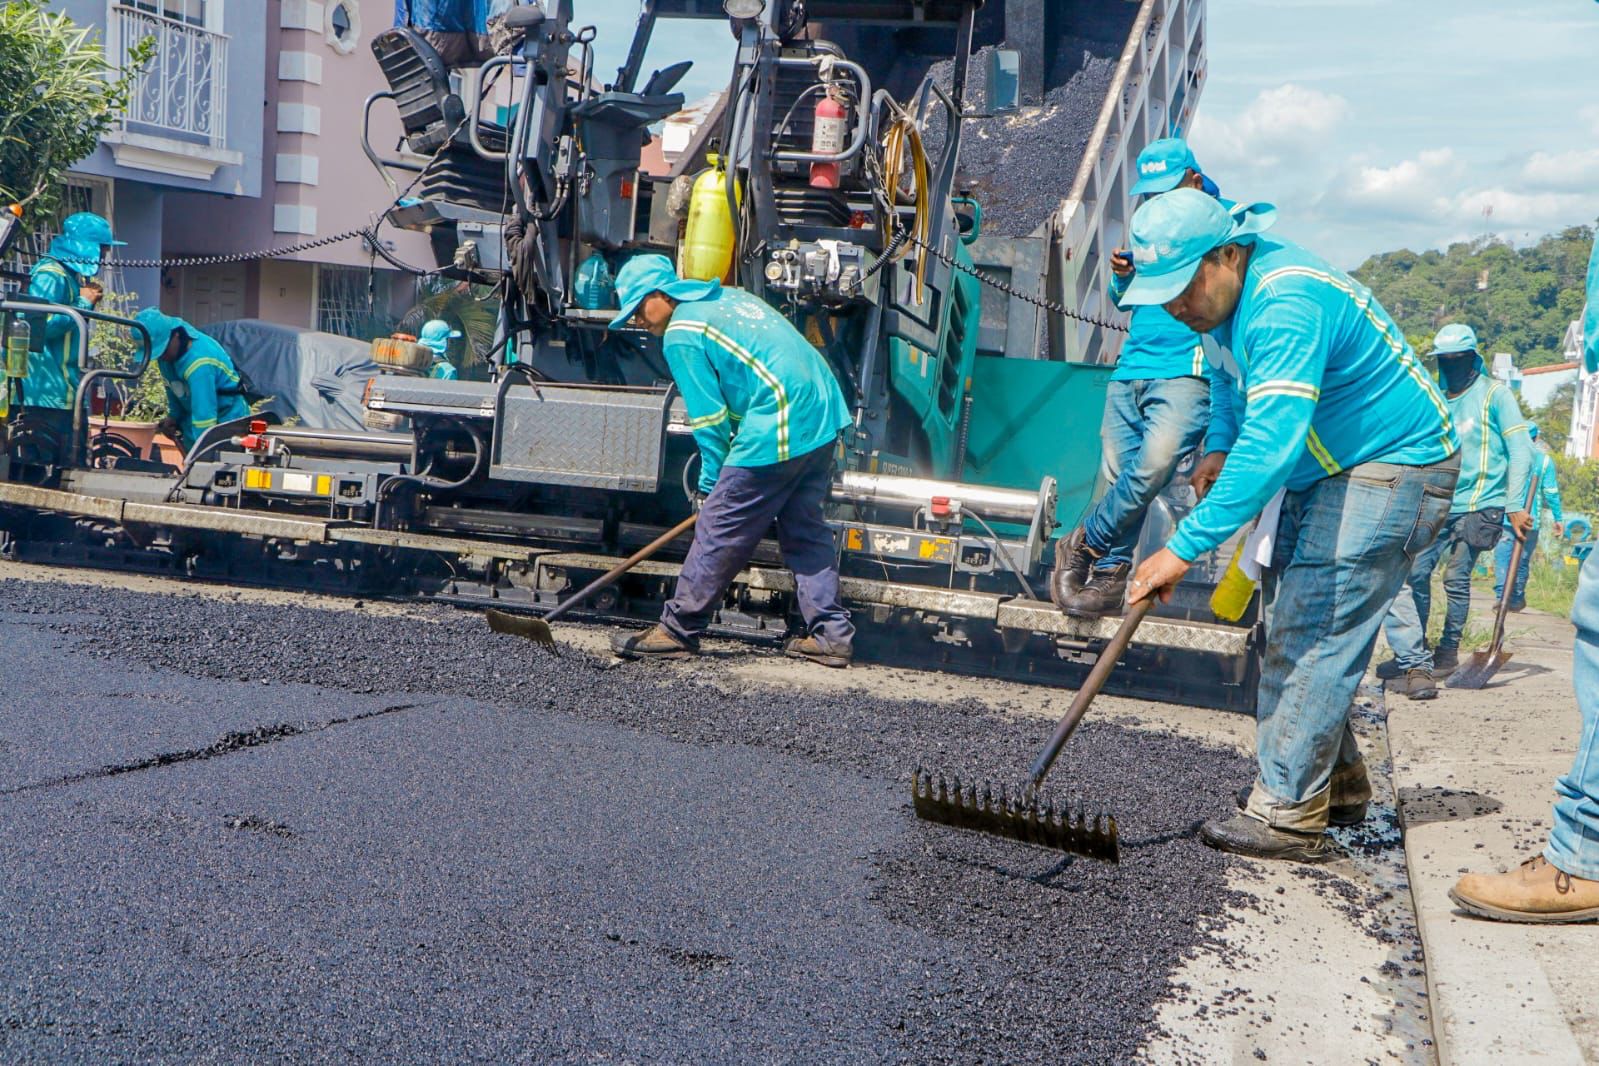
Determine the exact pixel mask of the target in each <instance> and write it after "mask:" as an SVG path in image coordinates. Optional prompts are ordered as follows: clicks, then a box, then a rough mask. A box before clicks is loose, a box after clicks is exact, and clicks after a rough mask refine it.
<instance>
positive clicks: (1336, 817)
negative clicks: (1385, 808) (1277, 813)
mask: <svg viewBox="0 0 1599 1066" xmlns="http://www.w3.org/2000/svg"><path fill="white" fill-rule="evenodd" d="M1253 791H1255V786H1254V785H1245V786H1244V787H1243V788H1241V789H1239V790H1238V809H1239V810H1243V809H1244V808H1245V807H1248V806H1249V794H1250V793H1251V792H1253ZM1367 805H1368V804H1367V802H1365V801H1362V802H1360V803H1335V804H1333V805H1332V806H1330V807H1328V808H1327V824H1328V825H1336V826H1338V827H1339V828H1341V829H1342V828H1347V827H1349V826H1352V825H1359V824H1360V823H1361V822H1364V821H1365V820H1366V807H1367Z"/></svg>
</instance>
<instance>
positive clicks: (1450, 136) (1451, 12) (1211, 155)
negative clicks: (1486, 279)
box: [576, 0, 1599, 267]
mask: <svg viewBox="0 0 1599 1066" xmlns="http://www.w3.org/2000/svg"><path fill="white" fill-rule="evenodd" d="M1206 8H1207V20H1208V25H1207V39H1208V56H1209V80H1208V83H1207V85H1206V87H1205V91H1204V95H1203V96H1202V97H1201V99H1200V105H1199V112H1198V117H1197V118H1196V120H1195V123H1194V128H1193V130H1192V140H1193V143H1194V148H1195V152H1196V153H1197V154H1198V157H1199V160H1200V162H1201V164H1202V165H1204V167H1205V168H1206V169H1207V170H1208V171H1210V172H1211V174H1212V175H1213V176H1214V177H1215V178H1216V179H1217V181H1219V182H1220V184H1221V186H1222V188H1223V190H1224V191H1225V192H1226V193H1227V194H1228V195H1229V196H1233V197H1238V198H1245V199H1253V200H1270V201H1272V202H1274V203H1276V204H1277V205H1278V207H1279V208H1280V209H1281V215H1280V221H1279V222H1278V227H1279V229H1280V230H1281V231H1282V232H1284V233H1285V234H1286V235H1288V236H1291V237H1293V238H1295V239H1297V240H1300V241H1302V242H1303V243H1305V244H1307V245H1309V246H1310V247H1311V248H1313V249H1315V250H1316V251H1318V252H1320V253H1321V254H1322V255H1325V256H1326V257H1327V258H1329V259H1331V260H1332V261H1333V262H1334V263H1336V264H1338V265H1339V266H1343V267H1354V266H1357V265H1359V263H1360V262H1361V260H1363V259H1364V258H1365V257H1366V256H1368V255H1370V254H1372V253H1375V252H1381V251H1388V250H1390V249H1392V248H1397V247H1411V248H1417V249H1421V248H1430V247H1443V246H1445V245H1447V244H1448V243H1449V242H1451V241H1455V240H1461V239H1464V238H1469V237H1473V236H1480V235H1482V234H1483V233H1484V232H1491V233H1494V234H1496V235H1499V236H1502V237H1505V238H1508V239H1510V240H1512V241H1515V242H1517V243H1523V242H1527V241H1530V240H1535V239H1536V238H1537V237H1539V236H1541V235H1542V234H1544V233H1548V232H1551V231H1554V230H1557V229H1560V228H1561V227H1563V226H1568V225H1573V224H1578V223H1591V222H1593V221H1594V219H1595V218H1596V217H1599V3H1596V2H1594V0H1537V2H1532V0H1525V2H1515V0H1208V2H1207V4H1206ZM637 11H638V5H637V4H636V3H635V2H633V0H576V12H577V22H578V24H579V25H582V24H588V23H592V24H593V25H595V26H596V27H597V28H598V30H599V40H598V42H597V43H598V45H599V48H598V52H599V62H598V68H599V76H600V77H601V79H602V80H609V79H610V78H611V77H614V75H615V71H616V68H617V66H619V65H620V64H621V61H622V59H623V57H624V56H625V54H626V51H627V45H628V42H629V41H630V40H631V37H632V27H633V24H634V21H635V19H636V17H637ZM731 48H732V40H731V37H730V35H729V34H728V32H727V29H726V27H725V25H724V24H722V23H720V22H716V21H705V22H665V23H662V24H661V27H660V29H658V30H657V41H656V43H655V44H654V46H652V48H651V52H650V55H649V56H648V59H647V62H646V64H645V73H646V74H648V72H649V71H650V70H651V69H653V68H655V67H659V66H664V65H665V64H666V63H668V62H671V61H673V60H675V59H678V58H688V57H693V58H695V59H697V60H698V62H697V64H696V67H695V69H694V70H693V71H692V72H691V73H690V75H689V77H688V79H687V80H685V82H684V83H683V86H682V90H683V91H684V92H685V93H686V94H687V95H688V96H689V98H690V99H691V100H692V99H695V98H697V97H699V96H702V95H704V94H705V93H706V92H709V91H712V90H714V89H718V88H721V87H722V86H723V85H724V84H725V82H726V79H727V75H728V63H729V61H730V58H731ZM1486 206H1492V208H1493V212H1492V214H1491V215H1490V216H1487V217H1484V215H1483V208H1484V207H1486Z"/></svg>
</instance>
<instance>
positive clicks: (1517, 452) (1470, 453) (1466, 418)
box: [1448, 373, 1534, 514]
mask: <svg viewBox="0 0 1599 1066" xmlns="http://www.w3.org/2000/svg"><path fill="white" fill-rule="evenodd" d="M1448 400H1449V413H1450V415H1451V416H1453V418H1454V421H1455V432H1456V433H1457V434H1459V436H1460V480H1459V481H1457V482H1455V502H1454V504H1453V506H1451V507H1450V509H1449V513H1450V514H1465V513H1467V512H1468V511H1480V510H1482V509H1483V508H1485V507H1503V508H1504V509H1505V510H1506V511H1519V510H1521V509H1522V507H1523V506H1524V505H1525V504H1526V502H1527V484H1528V482H1527V479H1528V477H1529V476H1530V475H1531V473H1532V461H1533V455H1534V449H1533V446H1532V436H1531V433H1530V430H1531V429H1532V427H1531V425H1529V424H1528V422H1527V419H1526V418H1525V417H1523V415H1522V413H1521V404H1519V403H1517V402H1516V397H1515V394H1514V393H1512V392H1511V391H1510V389H1509V387H1508V386H1506V385H1505V384H1504V383H1503V382H1500V381H1496V380H1494V379H1493V378H1491V377H1488V376H1487V375H1486V374H1481V373H1479V374H1478V375H1477V380H1475V381H1473V382H1472V383H1471V385H1470V387H1468V388H1467V389H1466V391H1465V392H1463V393H1461V394H1460V395H1459V396H1450V397H1448Z"/></svg>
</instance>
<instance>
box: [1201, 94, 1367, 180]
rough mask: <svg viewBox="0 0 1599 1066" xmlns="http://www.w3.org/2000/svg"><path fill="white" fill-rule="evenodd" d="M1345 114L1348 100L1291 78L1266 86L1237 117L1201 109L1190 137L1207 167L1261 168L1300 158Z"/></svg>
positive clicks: (1347, 111) (1347, 109) (1314, 146)
mask: <svg viewBox="0 0 1599 1066" xmlns="http://www.w3.org/2000/svg"><path fill="white" fill-rule="evenodd" d="M1348 115H1349V102H1348V101H1347V100H1345V99H1344V98H1343V97H1342V96H1339V95H1337V94H1335V93H1324V92H1322V91H1320V90H1318V89H1310V88H1306V87H1305V86H1302V85H1295V84H1293V83H1292V82H1289V83H1287V84H1283V85H1279V86H1277V87H1276V88H1272V89H1266V90H1263V91H1262V92H1260V93H1259V94H1258V95H1256V97H1255V98H1254V99H1253V100H1251V101H1250V102H1249V104H1248V105H1247V106H1246V107H1245V108H1244V109H1243V111H1242V112H1240V113H1239V114H1238V115H1237V116H1236V117H1234V118H1231V119H1212V118H1211V117H1210V115H1209V113H1208V112H1203V111H1202V112H1200V114H1199V115H1198V116H1197V117H1196V118H1195V120H1194V127H1193V131H1192V134H1191V137H1190V140H1191V142H1192V143H1193V146H1194V154H1195V155H1196V156H1197V157H1198V158H1199V161H1200V164H1201V165H1202V166H1205V167H1207V168H1208V167H1212V166H1215V165H1218V164H1219V165H1220V166H1221V167H1224V168H1226V167H1232V168H1244V167H1249V168H1265V167H1276V166H1280V165H1282V164H1283V163H1285V162H1287V161H1294V160H1300V159H1303V158H1304V157H1306V156H1307V155H1309V154H1310V153H1312V152H1313V151H1314V150H1315V149H1316V147H1317V144H1318V142H1324V141H1325V138H1326V137H1327V136H1328V134H1330V133H1331V132H1332V131H1333V130H1334V129H1335V128H1336V127H1337V126H1338V125H1339V124H1340V123H1341V122H1343V120H1344V119H1345V118H1346V117H1348Z"/></svg>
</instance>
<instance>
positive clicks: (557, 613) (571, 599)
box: [544, 511, 700, 622]
mask: <svg viewBox="0 0 1599 1066" xmlns="http://www.w3.org/2000/svg"><path fill="white" fill-rule="evenodd" d="M699 520H700V516H699V512H697V511H696V512H695V513H694V514H691V515H689V516H688V517H687V518H685V519H683V521H681V522H679V523H678V524H677V525H675V526H673V527H672V528H671V529H669V530H667V531H666V532H665V533H662V534H661V535H660V536H658V537H656V538H655V539H654V540H652V541H650V542H649V543H648V544H646V545H644V547H642V548H640V549H639V550H638V551H636V552H634V553H633V554H632V555H629V556H628V557H627V558H626V559H623V560H622V561H621V562H619V563H617V564H616V565H615V566H613V567H611V568H610V569H609V570H607V571H605V573H603V574H601V575H600V576H599V577H597V578H595V579H594V580H593V581H590V582H589V583H588V584H587V585H584V586H583V587H582V588H581V589H579V590H578V591H577V592H574V593H573V594H572V595H570V596H568V597H567V598H566V599H564V600H562V601H561V602H560V603H558V604H556V605H555V607H554V609H552V610H551V611H550V613H549V614H547V615H545V616H544V621H546V622H553V621H555V620H556V619H557V618H559V617H561V616H562V615H563V614H565V613H566V612H567V611H570V610H571V609H572V608H573V607H576V606H577V605H578V604H580V603H582V602H583V601H584V600H586V599H588V598H589V597H590V596H592V595H594V593H596V592H598V591H600V589H602V588H604V587H605V586H607V585H609V584H611V583H612V582H613V581H615V580H616V579H617V578H619V577H621V576H622V575H623V574H625V573H627V572H628V571H629V570H631V569H633V568H634V567H635V566H637V565H638V564H639V563H642V562H643V561H644V560H645V559H648V558H649V557H650V556H652V555H654V554H655V553H656V552H658V551H660V550H661V549H662V548H664V547H666V546H667V545H668V544H670V543H672V541H674V540H676V539H677V538H678V537H681V536H682V535H683V534H684V533H687V532H688V531H689V530H691V529H693V528H694V523H695V522H698V521H699Z"/></svg>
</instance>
